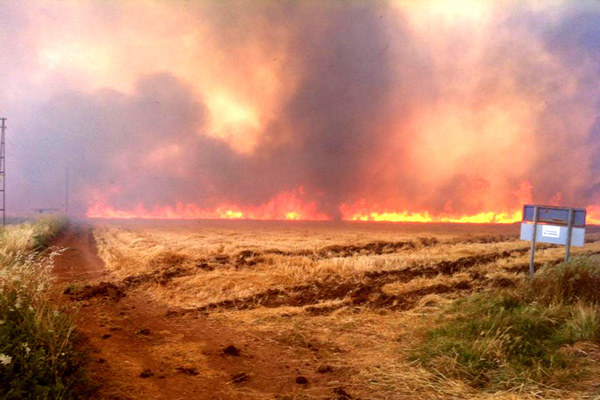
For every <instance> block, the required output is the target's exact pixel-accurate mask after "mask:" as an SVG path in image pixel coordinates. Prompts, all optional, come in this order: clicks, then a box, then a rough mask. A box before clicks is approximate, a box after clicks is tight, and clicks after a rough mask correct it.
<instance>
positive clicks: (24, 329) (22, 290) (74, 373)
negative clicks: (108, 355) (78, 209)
mask: <svg viewBox="0 0 600 400" xmlns="http://www.w3.org/2000/svg"><path fill="white" fill-rule="evenodd" d="M65 224H66V220H63V219H57V218H44V219H43V220H39V221H37V222H35V223H26V224H22V225H19V226H12V227H9V228H7V229H6V230H5V231H4V232H2V234H1V235H0V262H1V263H0V398H3V399H69V398H74V397H75V396H74V389H75V388H76V387H77V386H78V385H80V384H81V383H82V382H83V381H84V375H83V369H82V368H81V366H82V365H83V361H84V360H83V357H82V356H81V355H80V354H79V353H78V352H77V351H76V350H75V349H74V345H73V342H74V340H75V334H74V324H73V321H72V319H71V318H70V316H69V315H68V314H66V313H64V312H62V311H61V310H58V309H57V308H56V306H54V305H53V304H52V303H51V301H50V298H49V293H48V282H49V281H50V279H51V274H50V271H51V268H52V263H53V257H54V256H55V255H56V254H55V253H50V254H46V252H44V253H42V252H41V250H44V249H45V248H46V246H47V245H48V243H49V241H50V239H51V238H52V237H53V236H55V235H56V234H58V233H59V232H60V231H61V230H62V229H64V226H65Z"/></svg>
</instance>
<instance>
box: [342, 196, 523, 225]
mask: <svg viewBox="0 0 600 400" xmlns="http://www.w3.org/2000/svg"><path fill="white" fill-rule="evenodd" d="M340 210H341V212H342V219H344V220H347V221H388V222H449V223H460V224H511V223H514V222H517V221H520V220H521V211H513V212H498V213H495V212H482V213H479V214H475V215H451V214H447V213H442V214H438V215H432V214H430V213H429V212H426V211H425V212H409V211H402V212H395V211H370V210H369V208H368V207H365V205H364V202H363V201H361V202H358V203H357V204H355V205H350V206H349V205H342V206H341V207H340Z"/></svg>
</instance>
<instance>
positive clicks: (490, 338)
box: [412, 257, 600, 390]
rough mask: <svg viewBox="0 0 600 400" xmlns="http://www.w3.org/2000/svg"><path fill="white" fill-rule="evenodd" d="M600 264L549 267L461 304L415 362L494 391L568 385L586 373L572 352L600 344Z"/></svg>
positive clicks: (434, 332)
mask: <svg viewBox="0 0 600 400" xmlns="http://www.w3.org/2000/svg"><path fill="white" fill-rule="evenodd" d="M598 283H600V259H598V258H589V257H581V258H575V259H573V260H572V261H571V262H569V263H566V264H561V265H559V266H546V267H544V268H543V269H542V270H540V271H539V272H538V273H537V274H536V276H535V278H534V279H532V280H526V281H524V282H523V283H522V284H521V285H520V286H518V287H517V288H515V289H513V290H510V291H506V290H504V291H493V292H488V293H483V294H475V295H472V296H470V297H468V298H466V299H461V300H457V301H456V302H455V303H454V304H453V305H452V306H451V307H450V309H449V310H448V314H447V317H448V319H447V320H446V322H445V323H443V325H442V326H441V327H438V328H436V329H432V330H430V331H428V333H427V342H426V343H425V344H424V345H423V346H422V347H420V348H419V349H417V350H416V351H415V352H414V354H413V355H412V358H413V359H414V360H416V361H417V362H418V363H419V364H420V365H423V366H426V367H428V368H429V369H432V370H434V371H436V372H437V373H438V374H439V375H441V376H444V377H450V378H455V379H461V380H464V381H466V382H468V383H469V384H470V385H471V386H473V387H477V388H483V389H488V390H509V389H511V388H514V387H517V386H523V385H543V386H551V387H561V386H564V385H565V384H572V383H573V382H575V381H576V380H577V379H579V378H581V377H582V376H583V375H585V374H586V368H585V367H586V363H587V361H586V359H585V358H581V357H576V356H575V355H573V354H570V353H569V352H568V351H565V348H567V347H568V346H569V345H573V344H575V343H578V342H598V340H599V339H600V307H599V306H598V304H599V303H600V295H599V293H598V287H599V286H598Z"/></svg>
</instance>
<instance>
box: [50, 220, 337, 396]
mask: <svg viewBox="0 0 600 400" xmlns="http://www.w3.org/2000/svg"><path fill="white" fill-rule="evenodd" d="M55 246H57V247H61V248H67V250H66V251H64V252H63V254H61V255H59V256H58V257H56V259H55V265H56V267H55V270H54V275H55V277H56V285H55V290H56V293H57V294H56V296H57V298H59V299H60V301H61V302H63V304H76V306H77V307H80V310H79V311H78V312H77V313H76V315H75V316H76V323H77V326H78V331H79V332H80V334H81V335H82V336H83V337H84V338H85V339H86V344H85V350H87V351H88V352H89V354H90V359H91V362H90V364H89V367H88V371H89V376H90V378H91V381H92V382H93V384H94V385H95V386H96V387H95V391H94V392H93V393H91V396H92V397H94V398H104V399H140V398H152V399H238V398H241V397H240V394H239V393H240V392H239V390H242V392H243V391H250V392H251V393H255V394H257V395H258V396H262V397H265V396H273V395H275V394H288V393H293V392H298V391H299V390H301V389H299V388H298V384H297V383H296V381H295V378H296V377H297V375H300V374H301V375H302V376H304V377H307V378H308V380H309V381H310V382H311V386H310V394H311V395H316V396H321V397H323V396H329V395H330V394H331V390H332V389H331V387H329V386H328V383H327V382H328V381H329V380H331V379H333V380H335V381H337V382H340V381H344V380H345V379H347V377H346V376H345V375H344V373H345V372H344V371H336V372H332V373H331V374H328V376H327V377H324V376H322V375H321V374H318V373H317V372H316V369H317V367H316V365H318V360H315V356H314V355H313V354H312V352H311V351H310V350H309V349H302V348H290V347H289V346H282V345H278V344H277V343H275V342H274V341H272V340H268V338H260V337H257V336H254V335H251V334H250V333H248V332H244V331H240V330H237V329H235V328H232V327H230V326H227V325H225V324H223V323H217V322H214V321H210V320H208V319H207V318H205V317H202V316H197V315H196V316H191V315H190V316H184V317H182V318H178V319H177V320H173V319H168V318H166V317H165V315H166V313H167V311H168V310H167V308H166V306H165V305H163V304H160V303H158V302H154V301H153V300H152V299H149V298H148V296H147V295H146V294H145V292H143V291H140V290H130V291H128V292H127V293H121V294H115V293H118V287H116V285H115V286H111V284H109V283H106V282H105V284H104V286H103V287H104V288H105V289H101V288H100V286H101V285H98V284H96V285H91V284H90V283H91V282H93V281H96V282H97V281H98V280H100V279H104V278H106V277H107V275H108V274H107V272H106V271H105V270H104V267H103V264H102V261H101V260H100V259H99V258H98V257H97V255H96V254H95V249H94V244H93V241H92V239H91V236H90V235H89V229H88V228H85V227H83V228H82V227H80V228H76V227H72V228H70V229H69V231H68V232H66V233H65V235H64V236H63V237H61V238H59V239H58V240H57V241H56V242H55ZM67 284H69V285H71V287H75V286H82V285H85V284H88V286H89V287H96V288H100V289H98V291H99V292H100V293H105V294H107V295H106V296H105V295H101V294H97V295H93V296H89V297H85V296H84V298H80V301H77V302H75V303H72V302H70V301H69V300H70V298H71V297H72V296H64V295H60V294H59V293H60V291H61V289H62V288H64V286H65V285H67ZM112 285H114V284H112ZM84 287H85V286H84ZM115 288H116V289H115ZM115 290H116V291H115ZM113 292H114V293H113ZM110 293H113V294H112V295H110ZM231 344H234V345H235V346H236V347H237V348H239V349H241V351H239V353H240V354H239V355H238V356H230V355H227V354H224V351H223V349H224V348H225V347H226V346H228V345H231ZM313 364H314V365H313ZM242 374H244V375H242ZM336 374H337V375H336ZM240 376H244V379H242V380H240V379H238V382H237V383H235V382H233V380H234V377H238V378H239V377H240ZM242 397H244V396H242Z"/></svg>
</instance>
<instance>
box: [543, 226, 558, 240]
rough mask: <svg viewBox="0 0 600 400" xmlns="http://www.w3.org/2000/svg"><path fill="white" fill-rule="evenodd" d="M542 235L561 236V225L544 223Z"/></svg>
mask: <svg viewBox="0 0 600 400" xmlns="http://www.w3.org/2000/svg"><path fill="white" fill-rule="evenodd" d="M542 236H544V237H550V238H558V237H560V226H552V225H542Z"/></svg>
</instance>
